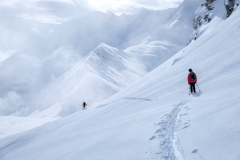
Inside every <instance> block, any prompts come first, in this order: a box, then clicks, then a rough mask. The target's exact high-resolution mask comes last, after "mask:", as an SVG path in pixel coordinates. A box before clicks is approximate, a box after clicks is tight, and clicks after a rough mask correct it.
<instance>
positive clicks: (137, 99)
mask: <svg viewBox="0 0 240 160" xmlns="http://www.w3.org/2000/svg"><path fill="white" fill-rule="evenodd" d="M126 99H127V100H135V101H154V100H157V98H153V99H151V98H136V97H122V98H119V99H117V100H114V101H112V102H110V103H106V104H101V105H99V106H97V108H100V107H104V106H107V105H110V104H112V103H115V102H117V101H121V100H126Z"/></svg>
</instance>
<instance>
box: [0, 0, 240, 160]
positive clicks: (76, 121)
mask: <svg viewBox="0 0 240 160" xmlns="http://www.w3.org/2000/svg"><path fill="white" fill-rule="evenodd" d="M222 4H223V1H222V0H221V1H216V6H219V7H220V8H218V11H217V10H216V12H215V14H216V16H214V17H213V19H212V21H211V23H209V24H207V25H205V26H204V27H202V35H201V36H200V37H199V38H198V39H197V40H196V41H193V42H192V43H191V44H190V45H189V46H187V47H186V48H184V49H183V50H182V51H180V52H178V53H177V54H176V55H175V56H173V57H172V58H170V59H169V60H168V61H167V62H165V63H164V64H163V65H161V66H159V67H158V68H157V69H155V70H154V71H152V72H151V73H149V74H148V75H147V76H145V77H144V78H142V79H141V80H140V81H139V82H138V83H136V84H134V85H133V86H132V87H130V88H128V89H126V90H124V91H122V92H120V93H118V94H116V95H114V96H113V97H111V98H110V99H107V100H106V101H104V102H102V103H101V104H99V105H96V106H95V107H92V108H88V109H87V110H84V111H79V112H77V113H75V114H73V115H71V116H68V117H66V118H63V119H61V120H58V121H55V122H52V123H49V124H46V125H43V126H41V127H39V128H36V129H33V130H31V131H27V132H24V133H21V134H17V135H13V136H9V137H7V138H4V139H2V140H1V141H0V159H3V160H11V159H19V160H21V159H24V160H28V159H29V160H32V159H36V160H37V159H39V160H40V159H49V160H50V159H51V160H54V159H56V160H58V159H65V160H67V159H83V160H84V159H87V160H95V159H104V160H107V159H109V160H112V159H114V160H126V159H131V160H132V159H136V160H139V159H186V160H202V159H209V160H226V159H231V160H238V159H239V157H240V154H239V152H238V149H239V147H240V143H239V141H240V138H239V133H240V127H239V126H240V125H239V122H240V118H239V114H238V113H239V112H240V108H239V104H240V99H239V96H240V94H239V93H238V92H237V91H238V90H239V89H240V85H239V84H238V82H239V80H240V74H239V73H240V70H239V68H240V66H239V65H240V55H239V54H238V52H239V50H240V46H239V43H240V38H239V37H240V30H239V26H240V16H239V15H240V9H239V8H237V9H236V11H235V12H233V14H232V15H231V16H230V17H229V18H228V19H226V20H225V18H226V13H225V8H224V6H223V5H222ZM173 62H174V63H173ZM189 68H192V69H193V71H194V72H195V73H196V74H197V76H198V84H199V87H200V88H201V90H202V93H198V94H197V95H196V96H193V95H190V96H189V95H188V89H189V88H188V85H187V74H188V69H189Z"/></svg>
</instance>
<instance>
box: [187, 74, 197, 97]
mask: <svg viewBox="0 0 240 160" xmlns="http://www.w3.org/2000/svg"><path fill="white" fill-rule="evenodd" d="M189 72H190V73H189V74H188V84H189V85H190V89H191V94H192V93H193V92H194V93H196V89H195V83H196V82H197V76H196V74H195V73H194V72H193V71H192V69H189Z"/></svg>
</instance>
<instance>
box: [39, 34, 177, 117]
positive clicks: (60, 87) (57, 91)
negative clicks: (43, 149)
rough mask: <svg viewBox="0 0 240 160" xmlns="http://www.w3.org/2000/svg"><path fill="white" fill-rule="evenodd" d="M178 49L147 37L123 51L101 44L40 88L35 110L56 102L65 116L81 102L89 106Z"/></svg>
mask: <svg viewBox="0 0 240 160" xmlns="http://www.w3.org/2000/svg"><path fill="white" fill-rule="evenodd" d="M180 49H181V47H180V46H177V45H175V44H171V43H170V42H161V41H157V40H154V39H153V38H151V37H150V36H148V37H146V38H145V39H144V40H143V41H141V42H140V44H139V45H136V46H132V47H129V48H127V49H126V50H124V51H121V50H118V49H116V48H113V47H110V46H108V45H106V44H104V43H102V44H100V45H99V46H98V47H97V48H96V49H94V50H93V51H92V52H90V53H89V54H88V55H87V56H86V57H85V58H83V59H82V60H81V61H80V62H79V63H78V64H77V65H76V66H74V67H73V68H72V69H71V70H70V71H68V72H67V73H66V74H64V75H63V76H62V77H60V78H59V79H58V80H57V81H56V82H54V83H53V84H52V85H51V86H49V87H48V88H46V89H45V90H44V91H42V93H41V94H40V96H37V97H36V101H35V105H36V109H38V108H40V109H41V110H43V109H46V108H49V107H52V106H54V107H55V106H56V104H58V106H59V107H60V108H61V111H60V113H59V115H60V116H66V115H69V114H72V113H74V112H76V111H78V110H80V109H81V104H82V102H84V101H85V102H87V104H88V105H89V106H92V105H93V104H96V103H97V102H100V101H103V100H105V99H107V98H109V97H110V96H112V95H114V94H116V93H117V92H119V91H121V90H122V89H124V88H126V87H128V86H130V85H132V84H134V83H136V82H137V81H138V80H139V79H140V78H141V77H143V76H144V75H146V74H147V73H148V72H150V71H151V70H153V69H154V68H156V67H157V66H159V65H160V64H162V63H163V62H165V61H166V60H167V59H169V58H170V57H171V56H173V55H174V54H175V53H176V52H177V51H179V50H180ZM39 100H40V101H39ZM57 112H59V110H57Z"/></svg>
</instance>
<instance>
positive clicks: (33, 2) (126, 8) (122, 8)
mask: <svg viewBox="0 0 240 160" xmlns="http://www.w3.org/2000/svg"><path fill="white" fill-rule="evenodd" d="M47 1H48V2H63V4H66V5H73V6H84V7H85V8H88V9H91V10H97V11H102V12H113V13H116V14H122V13H127V14H131V13H132V12H134V11H136V10H137V9H138V8H148V9H153V10H162V9H167V8H173V7H177V6H178V5H179V4H180V3H181V2H182V1H183V0H1V1H0V7H14V6H15V7H16V6H18V7H19V6H25V7H26V8H28V9H31V8H32V9H35V10H42V11H43V10H44V9H45V8H44V7H40V6H37V4H39V2H47Z"/></svg>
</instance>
